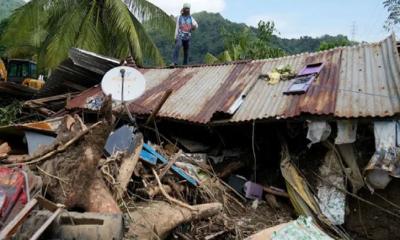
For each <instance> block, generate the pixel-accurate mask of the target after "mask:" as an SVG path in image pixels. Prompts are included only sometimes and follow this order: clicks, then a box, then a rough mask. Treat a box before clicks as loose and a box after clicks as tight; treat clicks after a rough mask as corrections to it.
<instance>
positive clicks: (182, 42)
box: [173, 38, 190, 65]
mask: <svg viewBox="0 0 400 240" xmlns="http://www.w3.org/2000/svg"><path fill="white" fill-rule="evenodd" d="M189 43H190V39H188V40H182V39H180V38H177V39H176V40H175V50H174V56H173V61H174V64H178V59H179V52H180V51H181V48H182V47H183V65H187V64H188V62H189V46H190V44H189Z"/></svg>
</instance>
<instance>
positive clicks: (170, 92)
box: [145, 89, 172, 125]
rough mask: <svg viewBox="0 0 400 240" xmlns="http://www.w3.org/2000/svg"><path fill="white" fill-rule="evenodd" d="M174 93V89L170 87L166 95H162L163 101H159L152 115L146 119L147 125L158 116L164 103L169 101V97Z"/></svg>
mask: <svg viewBox="0 0 400 240" xmlns="http://www.w3.org/2000/svg"><path fill="white" fill-rule="evenodd" d="M171 94H172V89H168V90H167V91H166V92H165V93H164V96H163V97H162V99H161V101H160V102H159V103H158V105H157V106H156V108H155V109H154V111H153V112H152V113H151V115H150V116H149V118H148V119H147V121H146V124H145V125H149V124H150V123H151V122H152V121H153V119H154V118H155V117H156V116H157V114H158V113H159V112H160V110H161V108H162V106H163V105H164V103H165V102H166V101H167V99H168V98H169V96H170V95H171Z"/></svg>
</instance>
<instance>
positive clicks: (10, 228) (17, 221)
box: [0, 199, 38, 239]
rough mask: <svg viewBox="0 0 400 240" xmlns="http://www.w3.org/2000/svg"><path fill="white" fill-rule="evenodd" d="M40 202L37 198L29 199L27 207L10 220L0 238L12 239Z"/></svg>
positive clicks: (0, 233)
mask: <svg viewBox="0 0 400 240" xmlns="http://www.w3.org/2000/svg"><path fill="white" fill-rule="evenodd" d="M37 204H38V200H37V199H32V200H31V201H29V202H28V203H27V204H26V205H25V207H24V208H23V209H22V210H21V211H20V212H19V213H18V214H17V216H15V217H14V219H13V220H12V221H11V222H9V223H8V224H7V225H6V226H5V227H4V228H3V230H2V231H1V232H0V239H10V238H11V236H12V235H13V234H14V233H15V232H16V231H17V228H18V227H19V226H20V225H21V224H22V222H23V221H25V219H26V218H27V217H28V214H29V213H30V212H31V211H32V209H33V208H34V207H35V206H36V205H37Z"/></svg>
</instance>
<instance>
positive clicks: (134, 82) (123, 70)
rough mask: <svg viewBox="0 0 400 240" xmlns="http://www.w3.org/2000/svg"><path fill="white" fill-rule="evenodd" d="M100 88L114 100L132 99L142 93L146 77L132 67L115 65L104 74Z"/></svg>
mask: <svg viewBox="0 0 400 240" xmlns="http://www.w3.org/2000/svg"><path fill="white" fill-rule="evenodd" d="M101 89H102V90H103V92H104V93H105V94H106V95H110V94H111V98H112V99H113V100H115V101H122V102H125V101H132V100H135V99H137V98H138V97H140V96H141V95H142V94H143V93H144V91H145V89H146V79H145V78H144V76H143V74H142V73H141V72H139V71H138V70H136V69H134V68H132V67H125V66H121V67H116V68H113V69H111V70H110V71H108V72H107V73H106V74H105V75H104V77H103V80H102V81H101ZM122 93H123V94H122Z"/></svg>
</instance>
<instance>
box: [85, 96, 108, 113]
mask: <svg viewBox="0 0 400 240" xmlns="http://www.w3.org/2000/svg"><path fill="white" fill-rule="evenodd" d="M103 102H104V98H103V96H94V97H89V98H88V99H87V100H86V108H87V109H89V110H92V111H99V110H100V109H101V106H103Z"/></svg>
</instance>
